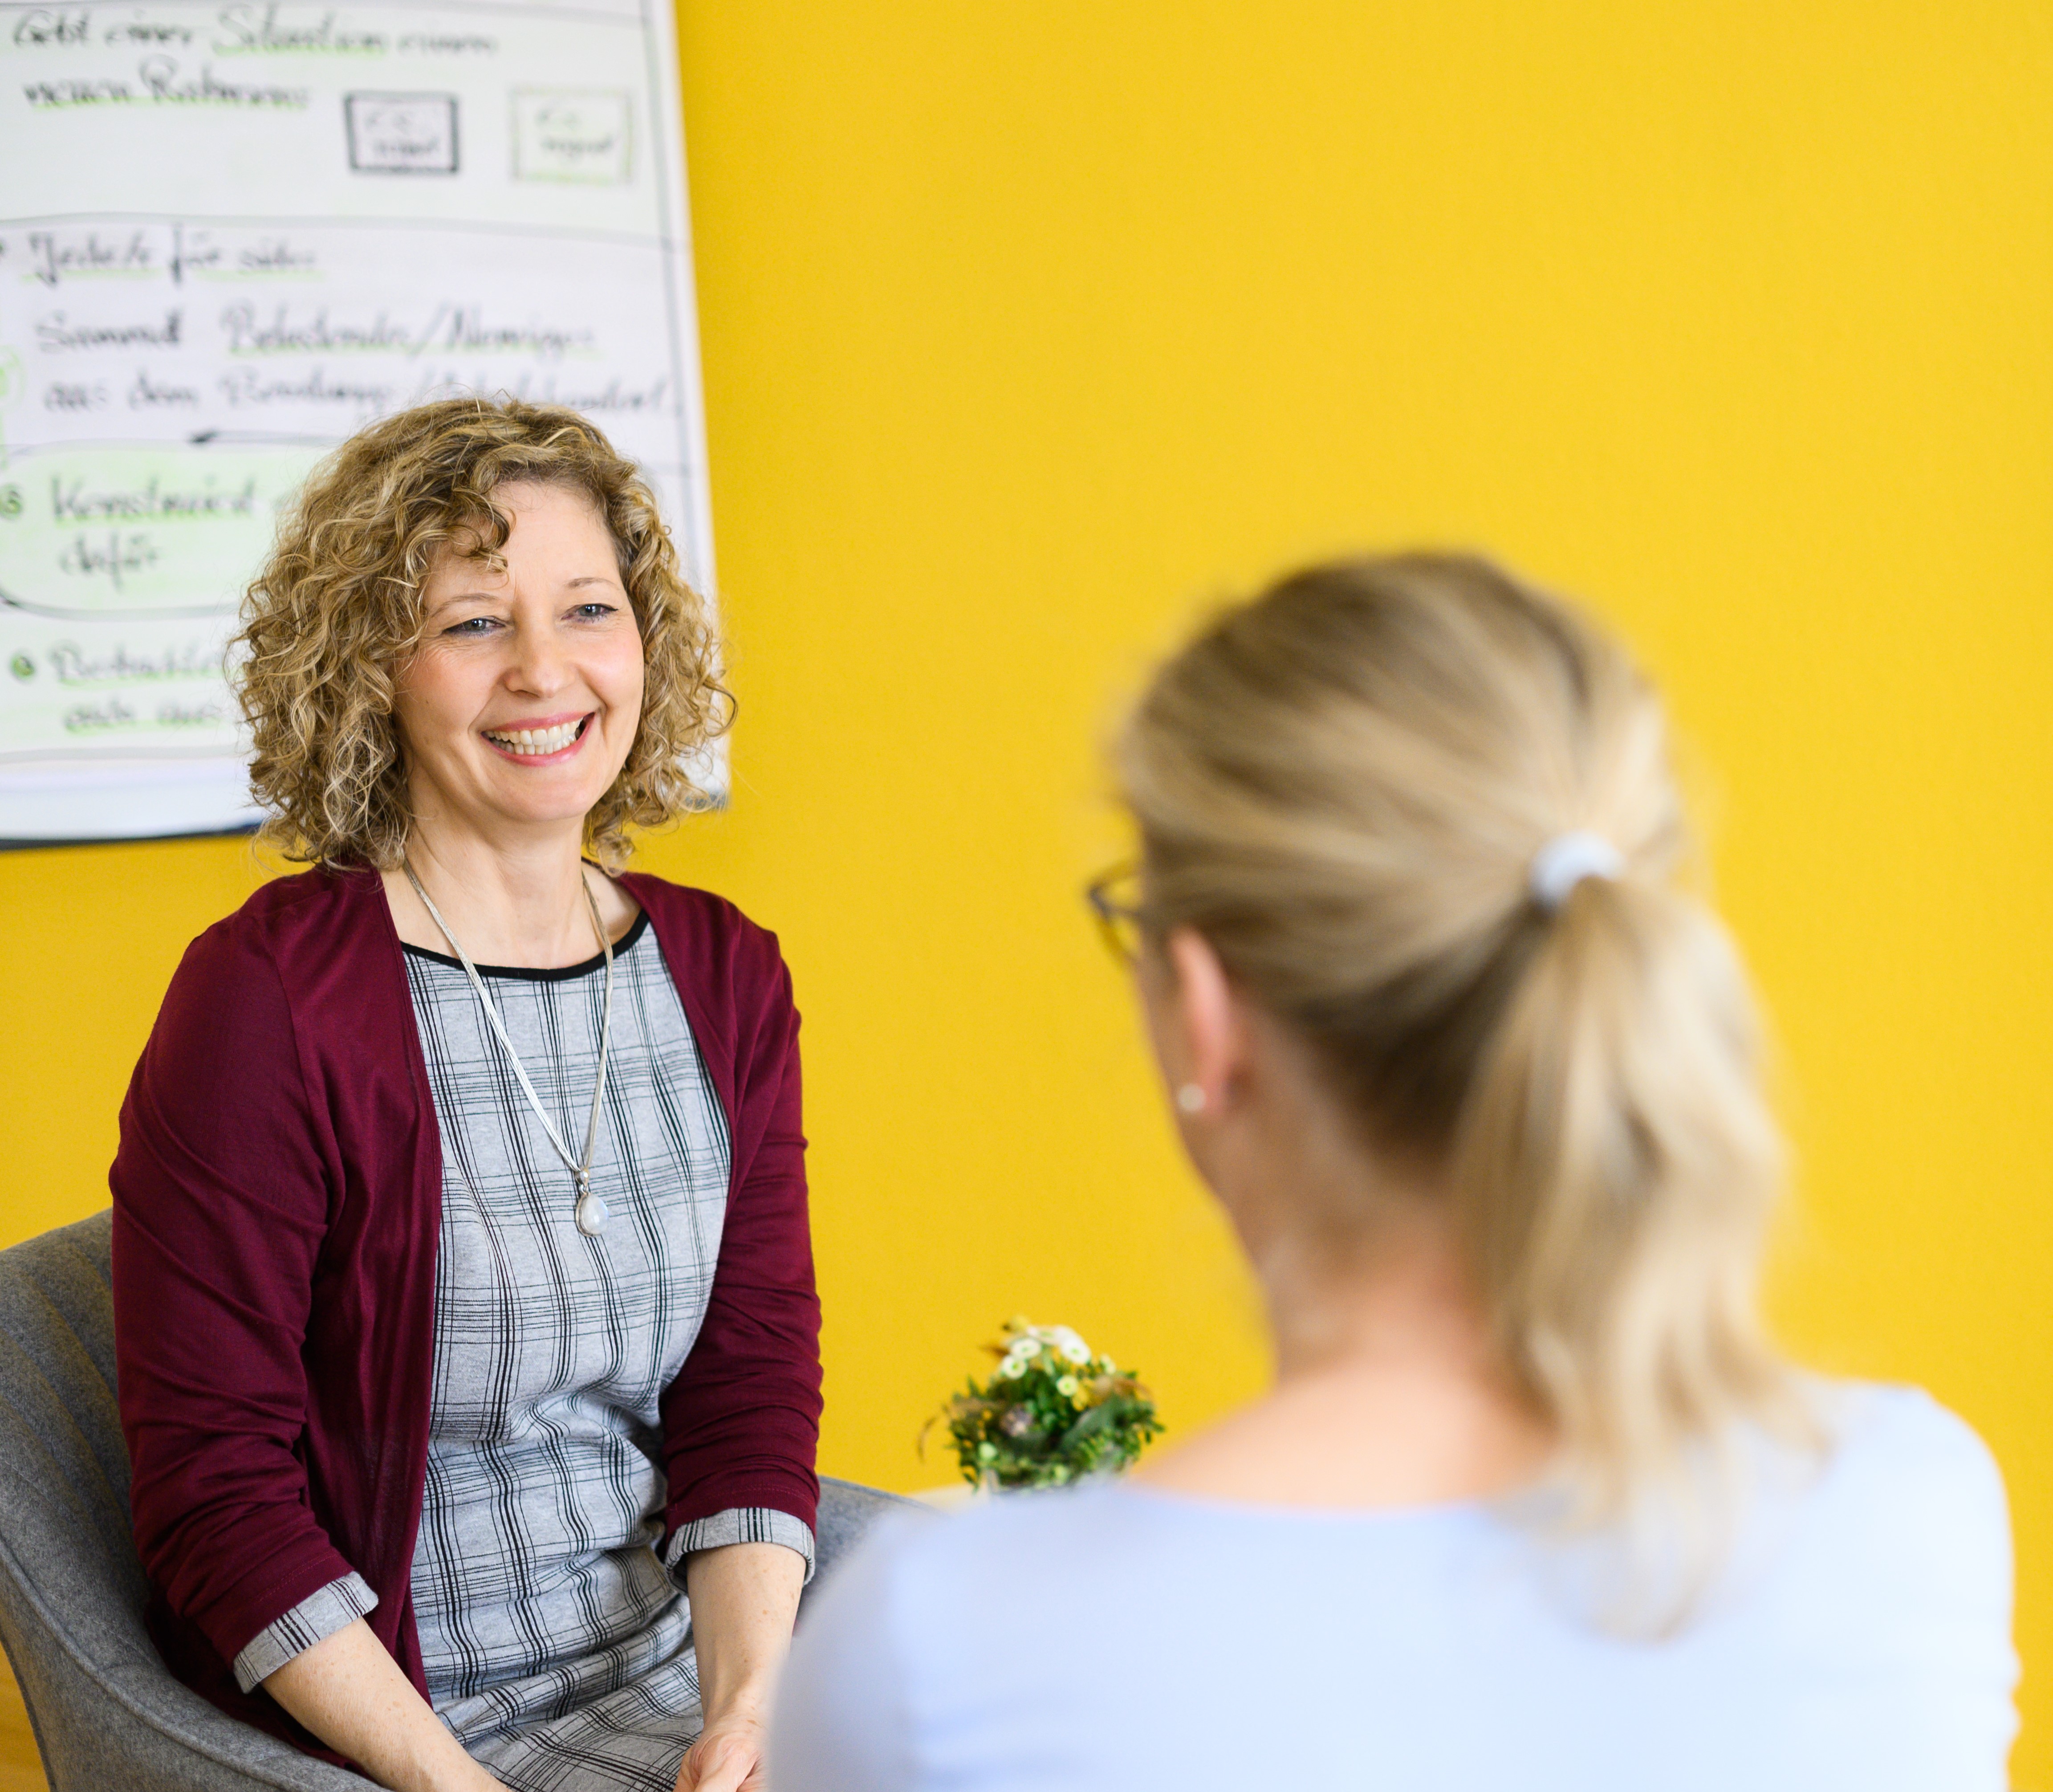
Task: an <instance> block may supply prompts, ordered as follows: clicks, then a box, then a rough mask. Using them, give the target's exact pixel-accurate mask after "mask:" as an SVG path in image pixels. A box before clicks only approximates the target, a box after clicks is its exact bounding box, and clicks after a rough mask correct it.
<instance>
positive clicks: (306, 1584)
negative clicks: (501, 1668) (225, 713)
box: [108, 925, 355, 1662]
mask: <svg viewBox="0 0 2053 1792" xmlns="http://www.w3.org/2000/svg"><path fill="white" fill-rule="evenodd" d="M338 1180H339V1178H338V1173H337V1171H336V1164H335V1158H334V1150H333V1142H332V1138H330V1137H328V1135H327V1134H326V1133H325V1130H324V1118H323V1116H322V1114H320V1112H319V1111H317V1109H316V1104H315V1103H314V1102H312V1101H311V1100H310V1099H309V1098H308V1092H307V1079H306V1076H305V1075H304V1070H303V1067H302V1063H301V1060H300V1054H299V1051H298V1049H297V1044H296V1038H295V1032H294V1028H293V1024H292V1014H291V1012H290V1008H289V1003H288V1001H287V998H286V996H285V990H284V988H283V985H282V984H281V980H280V978H279V976H278V974H277V968H276V966H275V965H273V963H272V961H270V959H269V957H268V956H267V955H266V954H265V952H264V951H263V950H262V949H261V947H260V946H258V945H256V944H254V943H253V941H251V940H250V939H249V937H247V936H246V935H245V934H242V933H237V931H235V930H234V929H231V928H230V927H229V926H227V925H222V926H218V927H216V928H214V929H210V931H209V932H208V933H206V934H203V935H202V937H200V938H199V939H198V940H197V941H194V944H193V945H192V947H191V949H190V950H189V951H188V952H187V953H186V957H185V960H184V961H183V964H181V965H180V966H179V971H178V973H177V975H176V976H175V977H174V978H173V979H172V982H171V988H170V991H169V992H168V993H167V995H166V996H165V999H164V1004H163V1009H162V1011H161V1012H159V1016H158V1018H157V1024H156V1026H155V1029H154V1030H153V1031H152V1032H151V1036H150V1041H149V1043H148V1045H147V1047H145V1048H144V1051H143V1056H142V1059H141V1061H140V1063H138V1065H137V1066H136V1069H135V1076H134V1078H133V1079H132V1081H131V1083H130V1084H129V1088H128V1098H127V1100H126V1101H125V1102H124V1103H123V1106H122V1110H121V1140H120V1151H119V1153H118V1155H117V1156H116V1159H115V1162H114V1166H113V1169H112V1171H111V1172H110V1173H109V1177H108V1181H109V1184H110V1185H111V1187H112V1191H113V1196H114V1221H113V1250H114V1265H113V1267H114V1310H115V1352H116V1366H117V1372H118V1381H119V1389H120V1411H121V1424H122V1429H123V1432H124V1434H125V1436H126V1437H127V1440H128V1452H129V1458H130V1462H131V1464H132V1470H133V1480H132V1507H133V1518H134V1527H135V1545H136V1548H137V1550H138V1551H139V1554H140V1555H141V1558H142V1562H143V1569H144V1571H145V1572H146V1573H147V1575H148V1576H149V1578H150V1579H151V1582H152V1583H153V1584H154V1585H155V1586H156V1587H157V1589H158V1590H159V1592H160V1593H161V1594H162V1595H163V1597H164V1599H165V1600H166V1601H167V1602H168V1604H169V1605H170V1606H171V1609H172V1611H173V1612H174V1613H176V1614H177V1615H178V1616H179V1617H180V1618H182V1619H183V1620H184V1621H186V1622H189V1623H190V1624H191V1625H194V1626H196V1627H197V1628H198V1630H199V1631H200V1632H201V1633H202V1634H203V1635H204V1636H205V1637H206V1639H207V1641H209V1643H210V1644H211V1645H212V1646H213V1647H214V1649H215V1650H216V1651H217V1652H218V1654H219V1655H220V1656H221V1658H222V1660H223V1661H224V1662H234V1661H235V1660H237V1657H238V1656H241V1654H242V1652H243V1651H244V1649H245V1648H246V1647H247V1646H248V1645H249V1643H250V1642H251V1641H252V1639H253V1638H254V1637H256V1636H257V1634H258V1633H260V1632H261V1631H263V1630H264V1629H265V1628H266V1627H267V1626H269V1625H272V1624H273V1623H274V1622H275V1621H277V1620H278V1619H280V1618H281V1617H283V1616H285V1614H286V1613H289V1612H290V1611H292V1609H294V1608H296V1607H297V1606H299V1605H300V1604H301V1602H302V1601H306V1600H308V1598H310V1597H312V1596H313V1595H314V1594H316V1593H318V1592H319V1591H320V1590H321V1589H323V1588H324V1587H328V1586H332V1585H334V1584H335V1583H337V1582H346V1581H348V1580H350V1579H351V1578H353V1577H354V1574H355V1569H354V1566H353V1565H352V1564H351V1563H350V1562H347V1561H345V1560H344V1559H343V1557H342V1556H341V1555H340V1553H338V1551H337V1550H336V1547H335V1546H334V1544H333V1542H332V1541H331V1540H330V1539H329V1537H328V1534H327V1533H326V1531H324V1529H323V1528H322V1527H321V1525H320V1523H319V1522H318V1521H317V1520H316V1518H315V1516H314V1514H313V1511H312V1507H311V1503H310V1502H309V1499H308V1484H307V1476H306V1472H305V1469H304V1465H303V1464H302V1462H301V1460H300V1456H299V1455H298V1454H297V1447H298V1446H299V1444H300V1440H301V1437H302V1434H303V1432H304V1429H305V1427H306V1420H307V1403H308V1389H307V1381H306V1373H305V1369H304V1362H303V1358H302V1352H303V1348H304V1342H305V1338H306V1331H307V1322H308V1312H309V1309H310V1307H311V1303H312V1289H313V1284H314V1277H315V1271H316V1263H317V1260H318V1259H319V1256H320V1250H321V1245H322V1242H323V1240H324V1237H325V1236H326V1235H327V1230H328V1223H329V1202H330V1190H331V1189H332V1188H334V1187H336V1185H337V1184H338Z"/></svg>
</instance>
